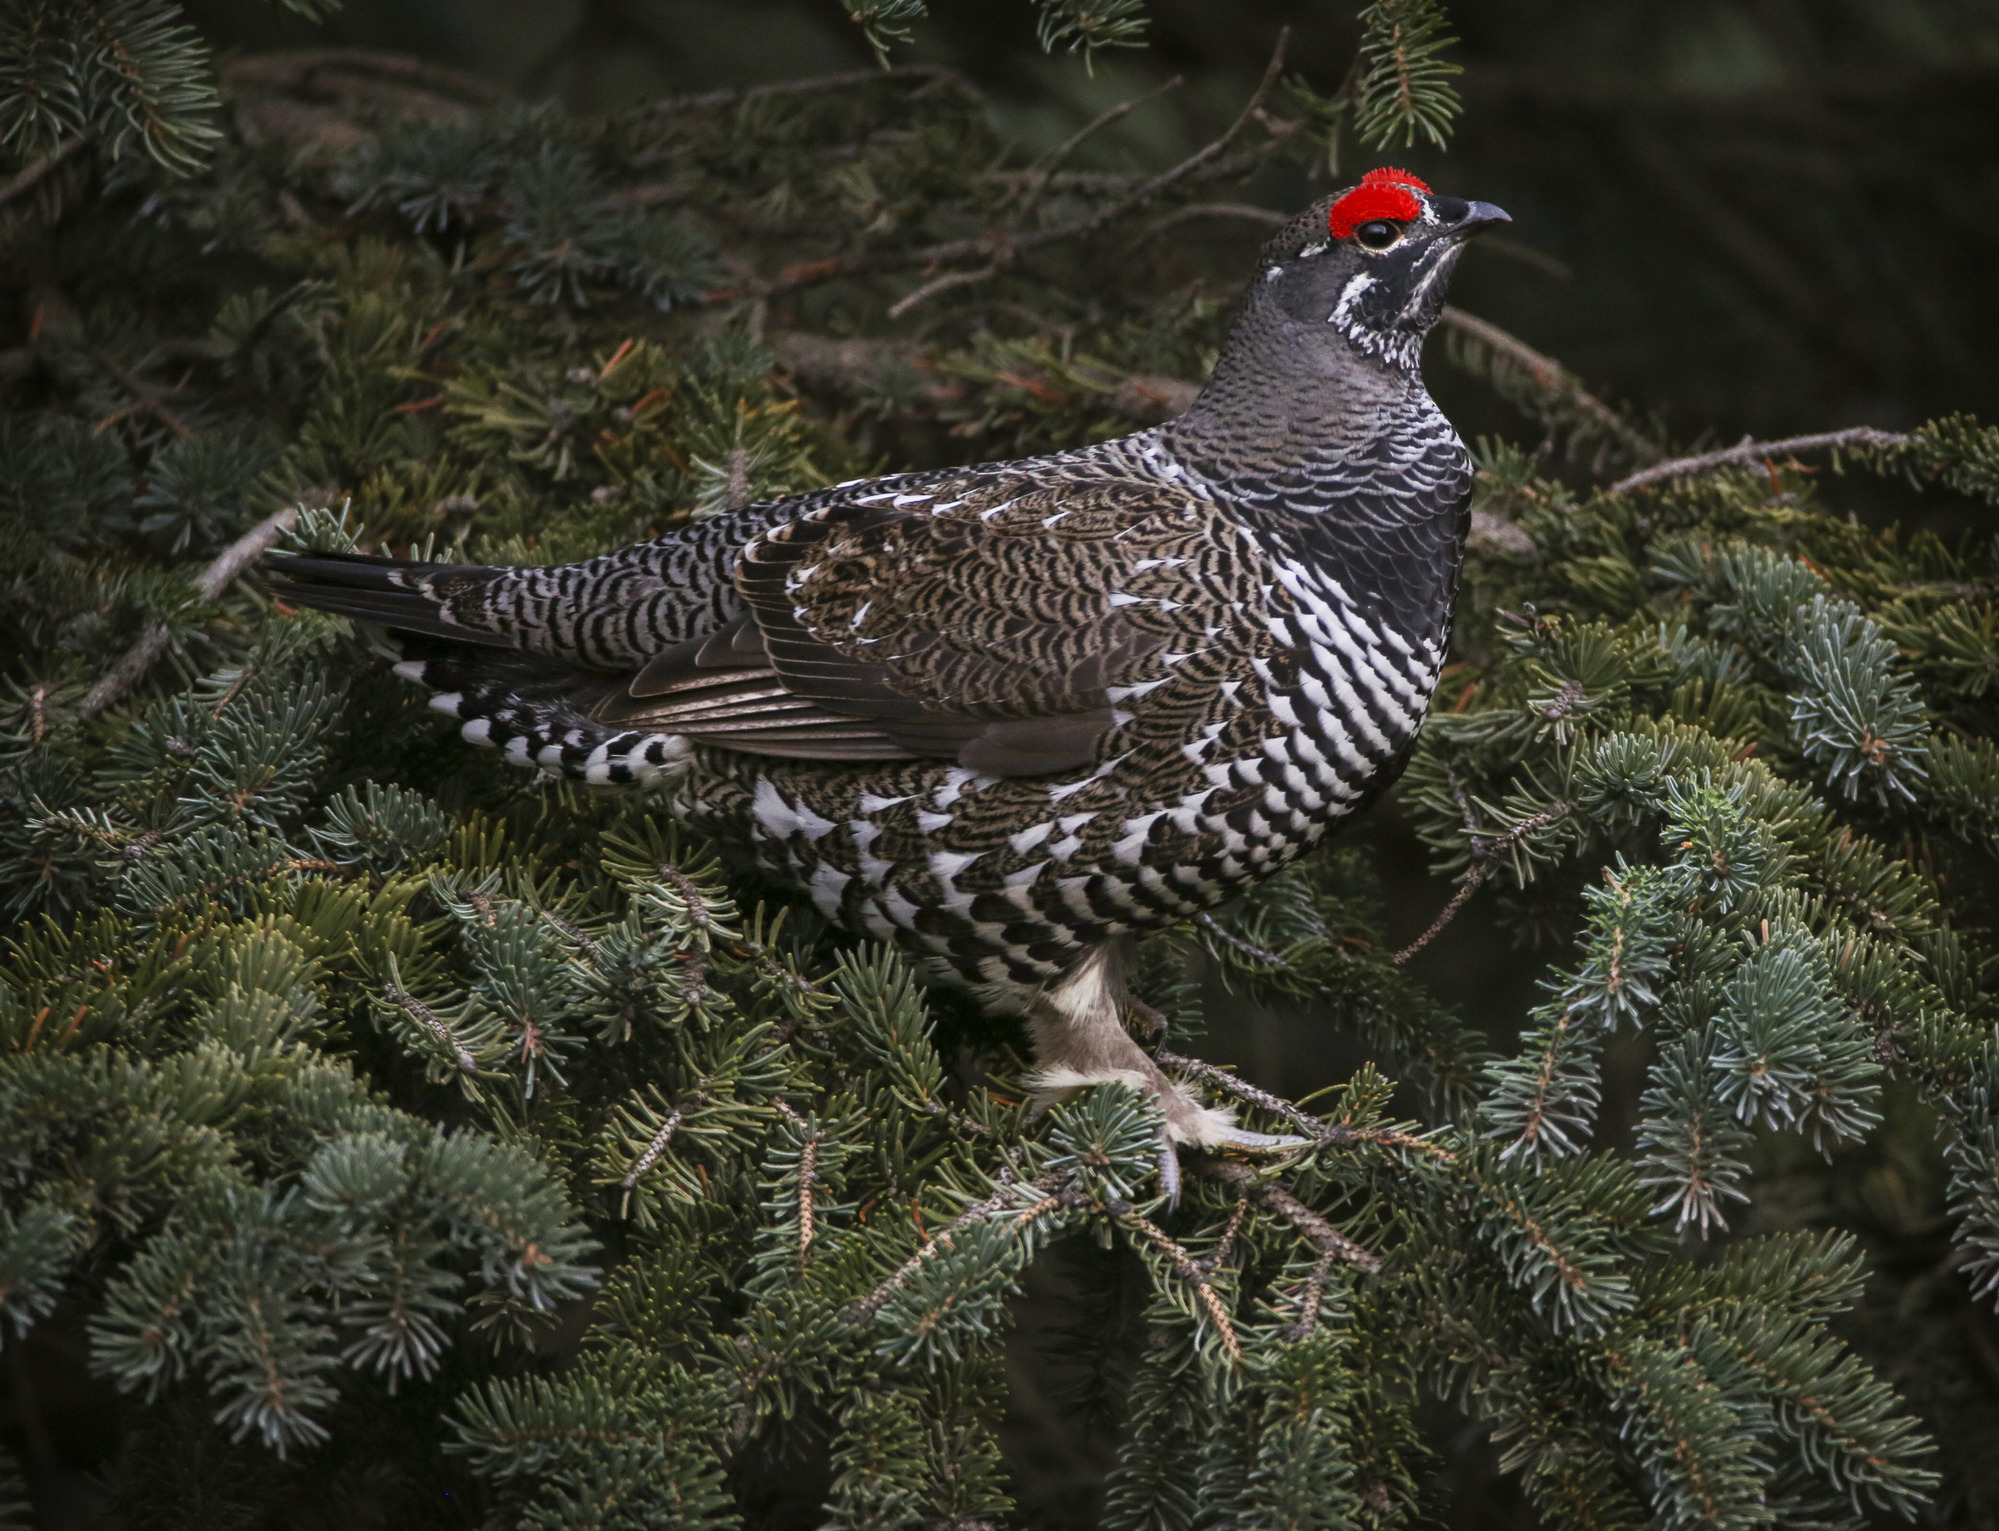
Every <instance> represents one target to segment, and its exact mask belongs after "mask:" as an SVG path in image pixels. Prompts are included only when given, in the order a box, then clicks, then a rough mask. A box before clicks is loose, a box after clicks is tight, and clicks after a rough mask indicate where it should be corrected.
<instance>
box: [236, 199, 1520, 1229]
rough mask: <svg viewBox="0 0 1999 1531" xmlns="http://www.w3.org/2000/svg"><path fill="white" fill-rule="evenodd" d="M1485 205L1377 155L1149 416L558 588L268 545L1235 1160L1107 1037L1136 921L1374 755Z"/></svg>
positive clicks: (677, 547)
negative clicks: (1452, 291)
mask: <svg viewBox="0 0 1999 1531" xmlns="http://www.w3.org/2000/svg"><path fill="white" fill-rule="evenodd" d="M1508 221H1510V220H1509V219H1508V217H1507V214H1506V213H1504V212H1503V211H1502V210H1500V209H1499V208H1498V207H1496V206H1494V205H1492V204H1491V203H1488V202H1479V201H1469V200H1465V199H1461V198H1458V197H1453V196H1448V195H1444V194H1441V193H1438V192H1435V191H1433V190H1432V189H1431V188H1430V187H1429V186H1428V185H1426V184H1425V183H1424V182H1423V181H1422V180H1420V179H1419V178H1418V177H1416V176H1414V175H1412V174H1410V173H1408V172H1406V171H1401V170H1395V169H1392V168H1382V169H1378V170H1373V171H1370V172H1368V174H1366V175H1365V176H1364V177H1362V178H1361V180H1360V181H1359V183H1358V184H1355V185H1352V186H1349V187H1346V188H1345V189H1343V190H1341V191H1340V192H1337V193H1335V194H1333V195H1331V196H1328V197H1324V198H1321V199H1320V200H1318V201H1317V202H1315V203H1314V204H1313V205H1312V206H1310V207H1308V208H1307V209H1305V210H1304V211H1303V212H1301V213H1299V214H1298V215H1297V216H1295V217H1293V218H1292V219H1290V220H1289V221H1288V222H1287V223H1285V224H1284V225H1283V226H1282V227H1280V228H1279V229H1278V230H1277V232H1276V233H1275V234H1274V235H1273V236H1272V237H1271V239H1270V240H1269V242H1268V243H1267V244H1265V246H1264V247H1263V249H1262V252H1261V254H1260V257H1259V262H1258V269H1257V270H1256V271H1255V272H1254V274H1253V275H1252V277H1251V279H1250V281H1249V283H1248V286H1247V289H1246V290H1245V292H1244V293H1243V295H1242V297H1241V299H1240V300H1239V302H1238V304H1237V307H1236V309H1235V311H1234V313H1233V317H1232V319H1231V322H1230V326H1229V329H1228V332H1227V338H1226V341H1225V343H1224V344H1223V346H1222V347H1221V349H1220V352H1219V354H1218V357H1217V360H1216V362H1215V365H1214V367H1213V370H1212V374H1211V376H1210V378H1209V381H1208V382H1207V384H1206V385H1205V386H1204V387H1203V388H1202V389H1201V390H1200V392H1199V394H1198V395H1197V396H1196V398H1195V399H1194V401H1193V403H1192V404H1191V405H1190V406H1189V407H1188V409H1187V410H1186V411H1185V412H1184V413H1182V414H1181V415H1179V416H1177V417H1175V418H1173V419H1171V420H1169V421H1167V422H1165V423H1164V424H1160V425H1156V426H1152V427H1150V428H1147V429H1143V430H1140V431H1137V432H1135V433H1133V434H1130V435H1126V436H1122V437H1118V438H1116V439H1112V440H1106V441H1102V442H1099V443H1096V444H1093V445H1090V446H1086V447H1081V448H1077V449H1074V450H1067V451H1058V452H1054V453H1051V454H1047V455H1044V456H1039V457H1032V458H1026V459H1021V460H1016V461H1008V462H991V463H980V464H976V465H973V466H969V467H949V468H940V469H926V470H919V471H913V472H906V473H897V474H892V475H889V476H885V477H879V478H872V479H857V480H852V481H849V482H847V483H843V484H839V485H837V486H834V487H832V488H828V489H822V490H817V491H811V492H806V493H801V494H795V495H790V496H785V497H781V498H776V499H771V500H767V501H763V502H760V503H757V504H752V505H748V506H746V507H743V508H740V509H735V510H728V511H723V512H721V513H718V514H715V515H713V516H711V517H708V518H706V519H702V520H697V521H693V522H690V523H688V524H685V525H683V526H680V527H678V528H676V529H674V530H672V531H670V532H668V533H667V534H665V535H664V536H661V537H657V538H655V539H652V540H650V541H646V542H640V543H636V544H634V545H632V546H629V547H625V548H622V549H619V550H618V551H615V552H612V553H607V554H605V555H603V556H601V557H596V558H591V559H587V560H585V561H583V562H580V563H572V564H566V565H561V566H553V567H506V568H494V567H479V566H472V565H465V564H452V563H430V562H411V561H405V560H399V559H395V558H389V557H384V556H378V555H368V554H353V553H349V554H328V553H320V554H295V555H290V556H274V557H273V558H272V559H271V561H270V565H271V569H272V579H273V586H274V592H275V593H276V594H277V595H278V596H280V597H281V598H282V599H284V600H285V601H287V602H289V603H292V604H294V605H303V606H308V607H315V608H318V609H319V610H322V611H326V612H330V613H335V614H338V615H341V616H345V617H349V618H353V619H357V620H360V621H363V622H368V623H373V624H378V625H379V626H381V627H383V628H386V629H388V630H389V631H390V633H391V635H392V636H393V637H394V638H395V640H396V641H397V642H398V644H399V645H400V651H401V655H402V658H401V662H400V663H398V664H396V665H395V670H396V672H397V673H398V674H399V675H401V676H403V677H404V678H406V679H408V680H411V681H414V682H416V683H418V684H420V685H422V686H424V687H425V688H427V689H428V690H429V691H430V693H431V697H430V704H431V706H433V707H435V708H437V709H439V710H441V711H443V712H445V713H448V714H450V715H451V716H453V717H454V718H456V719H458V720H459V731H460V733H461V734H462V735H463V736H464V738H465V739H467V740H469V741H471V742H473V743H475V744H479V745H485V746H489V747H492V748H496V749H499V750H502V751H504V752H505V754H506V756H507V757H508V758H509V759H510V760H513V761H515V762H518V763H520V764H521V765H524V766H530V767H535V768H538V769H540V770H542V771H545V772H549V773H553V774H555V775H559V776H563V777H569V778H574V779H576V780H580V781H583V782H589V783H596V784H601V785H606V786H616V785H629V786H636V787H642V788H649V789H652V790H653V791H654V792H655V793H656V794H657V798H658V800H659V801H660V802H661V803H662V804H663V805H664V807H665V808H666V810H667V811H669V812H670V813H671V814H672V815H673V816H674V817H675V818H676V819H679V820H681V821H683V822H685V823H686V824H688V825H690V826H692V827H694V828H695V829H697V830H699V831H701V832H704V833H705V834H707V835H709V836H711V837H713V838H715V839H716V840H718V841H719V842H721V843H723V844H724V845H727V846H730V847H733V848H735V849H737V850H739V851H744V852H747V853H748V855H749V856H750V857H751V859H752V860H753V861H754V863H755V865H756V867H757V868H758V869H759V870H760V872H761V873H762V874H763V875H764V876H766V877H768V878H770V879H773V880H775V881H776V882H777V883H779V884H781V885H784V886H786V887H788V888H789V889H791V890H793V891H795V892H796V893H798V894H801V895H803V896H804V897H805V898H807V899H809V900H810V901H811V903H812V904H813V905H815V906H816V907H817V908H818V909H819V911H820V912H821V913H823V914H824V915H825V916H826V917H827V918H828V919H829V920H830V921H832V922H833V923H835V924H837V925H839V926H842V927H844V928H846V929H848V930H850V931H852V932H855V933H857V934H859V935H862V936H866V937H874V938H878V939H881V940H883V941H886V942H889V943H892V944H893V945H894V946H895V947H897V948H899V949H900V950H901V951H902V952H904V953H905V954H906V955H907V956H908V957H909V958H910V959H912V961H913V963H914V965H915V966H916V968H917V970H918V972H919V974H920V975H921V976H922V977H923V978H924V979H925V980H926V981H927V982H930V983H932V984H941V985H946V986H950V987H954V988H957V989H960V990H963V991H966V992H968V993H969V994H970V995H971V997H972V998H973V999H974V1001H975V1002H977V1003H978V1004H979V1005H981V1006H982V1007H983V1008H985V1009H986V1010H987V1011H988V1012H989V1013H992V1014H995V1015H1000V1016H1014V1017H1018V1018H1020V1019H1021V1020H1022V1021H1023V1022H1024V1023H1025V1027H1026V1031H1027V1033H1028V1036H1029V1039H1030V1041H1031V1042H1032V1045H1033V1049H1034V1053H1035V1063H1034V1071H1033V1073H1032V1074H1031V1075H1030V1076H1029V1081H1028V1082H1029V1084H1030V1087H1031V1088H1032V1090H1033V1091H1034V1098H1035V1100H1036V1101H1038V1102H1042V1103H1046V1102H1048V1101H1050V1100H1055V1099H1060V1098H1065V1097H1067V1096H1068V1095H1070V1094H1073V1093H1074V1092H1075V1091H1077V1090H1080V1089H1082V1088H1084V1087H1086V1086H1089V1085H1093V1084H1099V1083H1104V1082H1107V1081H1119V1082H1122V1083H1124V1084H1127V1085H1132V1086H1136V1087H1137V1088H1139V1089H1140V1090H1142V1091H1145V1092H1147V1093H1149V1094H1150V1095H1151V1096H1152V1097H1153V1098H1154V1099H1156V1101H1157V1102H1158V1105H1159V1108H1160V1111H1161V1114H1162V1119H1163V1153H1162V1161H1161V1179H1162V1182H1163V1184H1164V1185H1165V1187H1166V1189H1167V1191H1168V1193H1169V1195H1171V1194H1174V1193H1177V1185H1178V1170H1177V1161H1176V1160H1175V1158H1174V1153H1173V1148H1174V1145H1176V1144H1177V1145H1188V1146H1192V1147H1194V1148H1197V1149H1212V1148H1217V1147H1222V1146H1229V1145H1233V1146H1236V1147H1242V1148H1265V1147H1271V1146H1274V1145H1276V1146H1281V1145H1284V1144H1287V1143H1291V1142H1295V1141H1297V1140H1295V1139H1286V1138H1278V1137H1272V1136H1269V1135H1265V1134H1259V1133H1252V1132H1248V1131H1245V1130H1244V1129H1242V1128H1240V1127H1238V1126H1236V1125H1235V1123H1234V1121H1233V1119H1232V1117H1231V1116H1230V1114H1229V1113H1228V1112H1227V1111H1226V1110H1223V1109H1217V1108H1212V1107H1209V1106H1207V1105H1205V1104H1203V1102H1202V1101H1201V1100H1200V1098H1199V1097H1198V1096H1197V1095H1196V1094H1195V1093H1193V1092H1192V1091H1190V1090H1189V1089H1188V1088H1187V1087H1185V1086H1184V1085H1182V1084H1181V1083H1179V1082H1177V1081H1176V1080H1174V1079H1172V1078H1171V1077H1169V1076H1168V1075H1167V1073H1166V1072H1165V1071H1164V1070H1163V1069H1162V1068H1161V1067H1160V1065H1159V1064H1158V1063H1157V1062H1156V1061H1155V1059H1154V1057H1153V1056H1152V1054H1151V1053H1149V1052H1148V1051H1147V1050H1146V1049H1145V1048H1144V1047H1143V1046H1141V1045H1140V1043H1139V1041H1138V1039H1137V1038H1136V1037H1134V1035H1133V1030H1134V1029H1136V1030H1137V1031H1138V1032H1139V1034H1140V1035H1147V1036H1149V1034H1150V1032H1151V1031H1152V1029H1153V1028H1154V1025H1155V1023H1156V1022H1157V1020H1158V1018H1157V1016H1156V1015H1155V1014H1154V1013H1153V1012H1151V1011H1149V1010H1148V1009H1147V1007H1145V1006H1144V1005H1142V1004H1141V1003H1140V1002H1139V1001H1138V1000H1137V999H1136V998H1135V997H1134V996H1133V995H1132V994H1131V993H1130V990H1129V987H1128V984H1127V979H1126V974H1127V966H1128V960H1129V959H1128V953H1129V950H1130V944H1131V941H1132V939H1133V938H1134V937H1135V936H1138V935H1141V934H1143V933H1145V932H1147V931H1150V930H1155V929H1159V928H1162V927H1165V926H1169V925H1172V924H1176V923H1179V922H1181V921H1185V920H1187V919H1190V918H1192V917H1195V916H1197V915H1200V914H1202V913H1205V912H1206V911H1208V910H1210V909H1212V908H1215V907H1216V906H1219V905H1221V904H1223V903H1225V902H1227V901H1228V900H1230V899H1232V898H1235V897H1237V896H1239V895H1240V894H1242V893H1244V892H1246V891H1247V890H1249V889H1250V888H1252V887H1254V886H1255V885H1256V884H1258V883H1260V882H1262V881H1263V880H1265V879H1267V878H1269V877H1272V876H1274V875H1275V874H1276V873H1278V872H1280V871H1281V870H1283V869H1284V868H1285V867H1287V866H1289V865H1290V864H1291V863H1293V862H1294V861H1296V860H1297V859H1298V858H1299V857H1300V856H1302V855H1304V854H1305V853H1307V852H1308V851H1310V850H1311V849H1312V848H1313V847H1314V846H1315V845H1317V844H1318V843H1319V842H1320V841H1321V840H1322V839H1323V838H1324V837H1325V836H1326V834H1327V833H1328V832H1329V831H1330V830H1331V829H1332V828H1333V827H1334V826H1336V825H1337V824H1339V823H1340V822H1341V821H1342V820H1344V819H1346V818H1348V817H1350V816H1351V815H1353V814H1355V813H1357V812H1359V811H1361V810H1362V809H1364V808H1365V807H1366V806H1367V805H1368V804H1369V803H1370V802H1372V801H1373V800H1374V799H1375V798H1376V797H1378V796H1379V795H1380V794H1381V792H1382V791H1383V790H1384V789H1385V788H1387V787H1388V786H1389V785H1390V784H1391V783H1392V782H1393V781H1394V779H1395V778H1396V776H1397V775H1398V774H1399V772H1400V771H1401V769H1402V767H1403V765H1404V764H1405V763H1406V761H1407V760H1408V757H1409V754H1410V752H1411V750H1412V748H1413V746H1414V744H1415V742H1416V737H1417V732H1418V729H1419V728H1420V726H1421V724H1422V721H1423V717H1424V714H1425V711H1426V709H1427V707H1428V704H1429V701H1430V698H1431V695H1432V693H1433V692H1434V690H1435V688H1436V685H1437V681H1438V675H1439V672H1440V671H1441V669H1442V668H1443V665H1444V662H1445V653H1446V649H1447V646H1448V644H1449V641H1450V632H1451V622H1452V614H1453V608H1454V601H1455V595H1456V588H1457V582H1458V573H1459V567H1460V564H1461V562H1462V560H1463V553H1464V546H1465V537H1466V532H1467V529H1468V526H1469V520H1470V508H1469V506H1470V493H1471V485H1472V478H1473V468H1472V463H1471V459H1470V457H1469V454H1468V453H1467V452H1466V450H1465V447H1464V444H1463V442H1462V441H1461V440H1460V439H1459V437H1458V435H1457V432H1456V431H1455V430H1454V429H1453V428H1452V427H1451V425H1450V423H1449V421H1448V420H1446V419H1445V417H1444V415H1443V413H1442V412H1441V411H1440V410H1439V408H1438V407H1437V405H1436V404H1435V402H1434V401H1433V400H1432V399H1431V397H1430V394H1429V392H1428V390H1427V389H1426V388H1425V386H1424V383H1423V380H1422V374H1421V365H1420V363H1421V352H1422V347H1423V342H1424V339H1425V337H1426V335H1427V334H1428V333H1429V331H1430V330H1431V328H1432V327H1433V326H1434V325H1435V323H1436V321H1437V319H1438V318H1439V316H1440V314H1441V312H1442V309H1443V304H1444V297H1445V291H1446V288H1447V286H1448V284H1449V281H1450V278H1451V275H1452V272H1453V270H1454V268H1455V267H1456V265H1457V263H1458V260H1459V258H1460V256H1461V255H1462V254H1463V252H1464V250H1465V248H1466V245H1467V242H1468V240H1469V239H1470V238H1471V237H1472V236H1474V235H1476V234H1477V233H1479V232H1480V231H1482V230H1485V229H1489V228H1491V227H1493V226H1494V225H1497V224H1502V223H1506V222H1508Z"/></svg>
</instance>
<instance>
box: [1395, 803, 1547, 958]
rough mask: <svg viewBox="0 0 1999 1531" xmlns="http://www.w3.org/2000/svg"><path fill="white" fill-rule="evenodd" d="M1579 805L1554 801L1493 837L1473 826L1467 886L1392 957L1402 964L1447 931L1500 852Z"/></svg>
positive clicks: (1494, 864)
mask: <svg viewBox="0 0 1999 1531" xmlns="http://www.w3.org/2000/svg"><path fill="white" fill-rule="evenodd" d="M1575 808H1576V805H1575V804H1574V803H1572V802H1569V801H1567V800H1566V799H1565V800H1563V801H1561V802H1558V803H1550V804H1549V805H1548V806H1547V807H1546V808H1543V809H1542V810H1541V811H1540V812H1539V813H1536V814H1533V815H1531V816H1530V817H1528V818H1525V819H1523V820H1521V821H1520V822H1519V823H1518V824H1515V825H1514V826H1513V827H1512V828H1511V829H1509V830H1506V831H1504V832H1503V833H1501V834H1498V835H1494V836H1490V837H1487V836H1485V835H1483V834H1481V833H1480V832H1479V831H1478V830H1477V829H1476V828H1475V827H1474V828H1472V829H1471V846H1472V863H1471V866H1470V867H1469V868H1468V869H1467V870H1466V872H1465V880H1464V884H1463V886H1461V887H1460V888H1459V889H1458V891H1457V892H1456V893H1454V894H1452V895H1451V900H1450V902H1449V903H1447V904H1445V905H1444V907H1443V909H1442V910H1441V911H1440V912H1439V913H1438V915H1437V917H1436V918H1435V919H1434V920H1432V921H1431V922H1430V925H1429V928H1428V929H1427V930H1425V931H1424V932H1423V933H1422V934H1421V935H1420V936H1418V937H1417V938H1416V939H1415V940H1413V941H1411V942H1410V943H1409V944H1408V945H1407V946H1405V947H1403V948H1402V949H1401V950H1400V951H1398V952H1396V953H1395V954H1394V955H1393V956H1391V957H1390V958H1389V959H1388V960H1389V961H1390V962H1392V963H1394V964H1395V965H1396V966H1397V967H1400V966H1401V965H1402V964H1403V963H1405V962H1407V961H1408V960H1409V959H1410V958H1411V957H1413V956H1415V955H1416V954H1417V953H1418V952H1420V951H1421V950H1422V949H1423V948H1424V947H1426V946H1428V945H1429V944H1430V943H1431V942H1432V941H1434V940H1436V938H1437V937H1438V936H1439V935H1441V934H1443V932H1444V930H1445V928H1446V927H1447V926H1448V925H1449V924H1450V923H1451V921H1452V920H1454V919H1456V918H1457V915H1458V911H1459V910H1460V909H1462V908H1464V906H1465V902H1466V901H1467V900H1468V899H1469V898H1470V897H1471V896H1472V895H1473V894H1474V893H1476V892H1477V891H1478V889H1479V885H1480V884H1481V883H1483V882H1484V881H1485V880H1486V878H1487V877H1489V876H1490V875H1491V874H1492V869H1493V868H1494V867H1496V866H1498V865H1499V854H1500V852H1501V851H1506V850H1511V849H1512V848H1513V847H1514V846H1515V845H1517V844H1518V843H1519V842H1520V841H1522V840H1524V839H1526V838H1527V837H1528V836H1529V835H1532V834H1535V833H1538V832H1539V831H1541V830H1543V829H1546V828H1547V827H1548V826H1549V825H1550V824H1553V823H1555V822H1556V821H1557V820H1560V819H1563V818H1566V817H1567V816H1568V815H1569V814H1571V813H1573V812H1575ZM1466 812H1467V814H1469V812H1470V809H1469V807H1467V809H1466Z"/></svg>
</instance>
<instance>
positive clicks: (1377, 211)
mask: <svg viewBox="0 0 1999 1531" xmlns="http://www.w3.org/2000/svg"><path fill="white" fill-rule="evenodd" d="M1411 187H1413V188H1415V190H1416V191H1428V190H1429V189H1430V188H1429V187H1428V186H1426V185H1425V184H1424V183H1423V182H1422V181H1420V180H1418V179H1417V178H1416V177H1415V176H1413V175H1411V174H1410V173H1409V172H1408V171H1406V170H1395V169H1392V168H1390V167H1389V166H1387V165H1384V166H1382V167H1381V168H1380V169H1379V170H1370V171H1368V173H1367V174H1366V175H1364V176H1362V177H1361V178H1360V185H1358V186H1356V187H1355V188H1354V189H1353V190H1352V191H1350V192H1348V193H1347V194H1346V195H1345V196H1344V197H1341V198H1340V200H1339V201H1337V202H1335V203H1334V204H1333V206H1332V210H1331V211H1330V212H1329V213H1328V214H1327V215H1326V227H1327V228H1328V229H1329V230H1331V232H1332V236H1333V238H1335V239H1345V238H1346V237H1347V235H1349V234H1351V233H1352V232H1353V231H1354V230H1355V229H1356V228H1357V227H1359V226H1360V225H1361V224H1363V223H1367V222H1370V221H1371V220H1373V219H1376V218H1389V219H1393V220H1395V221H1397V222H1401V223H1407V222H1408V221H1409V220H1410V219H1412V218H1420V217H1421V216H1422V214H1423V204H1422V203H1420V202H1418V201H1417V200H1416V198H1415V197H1414V196H1413V195H1412V194H1411V192H1410V189H1409V188H1411Z"/></svg>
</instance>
